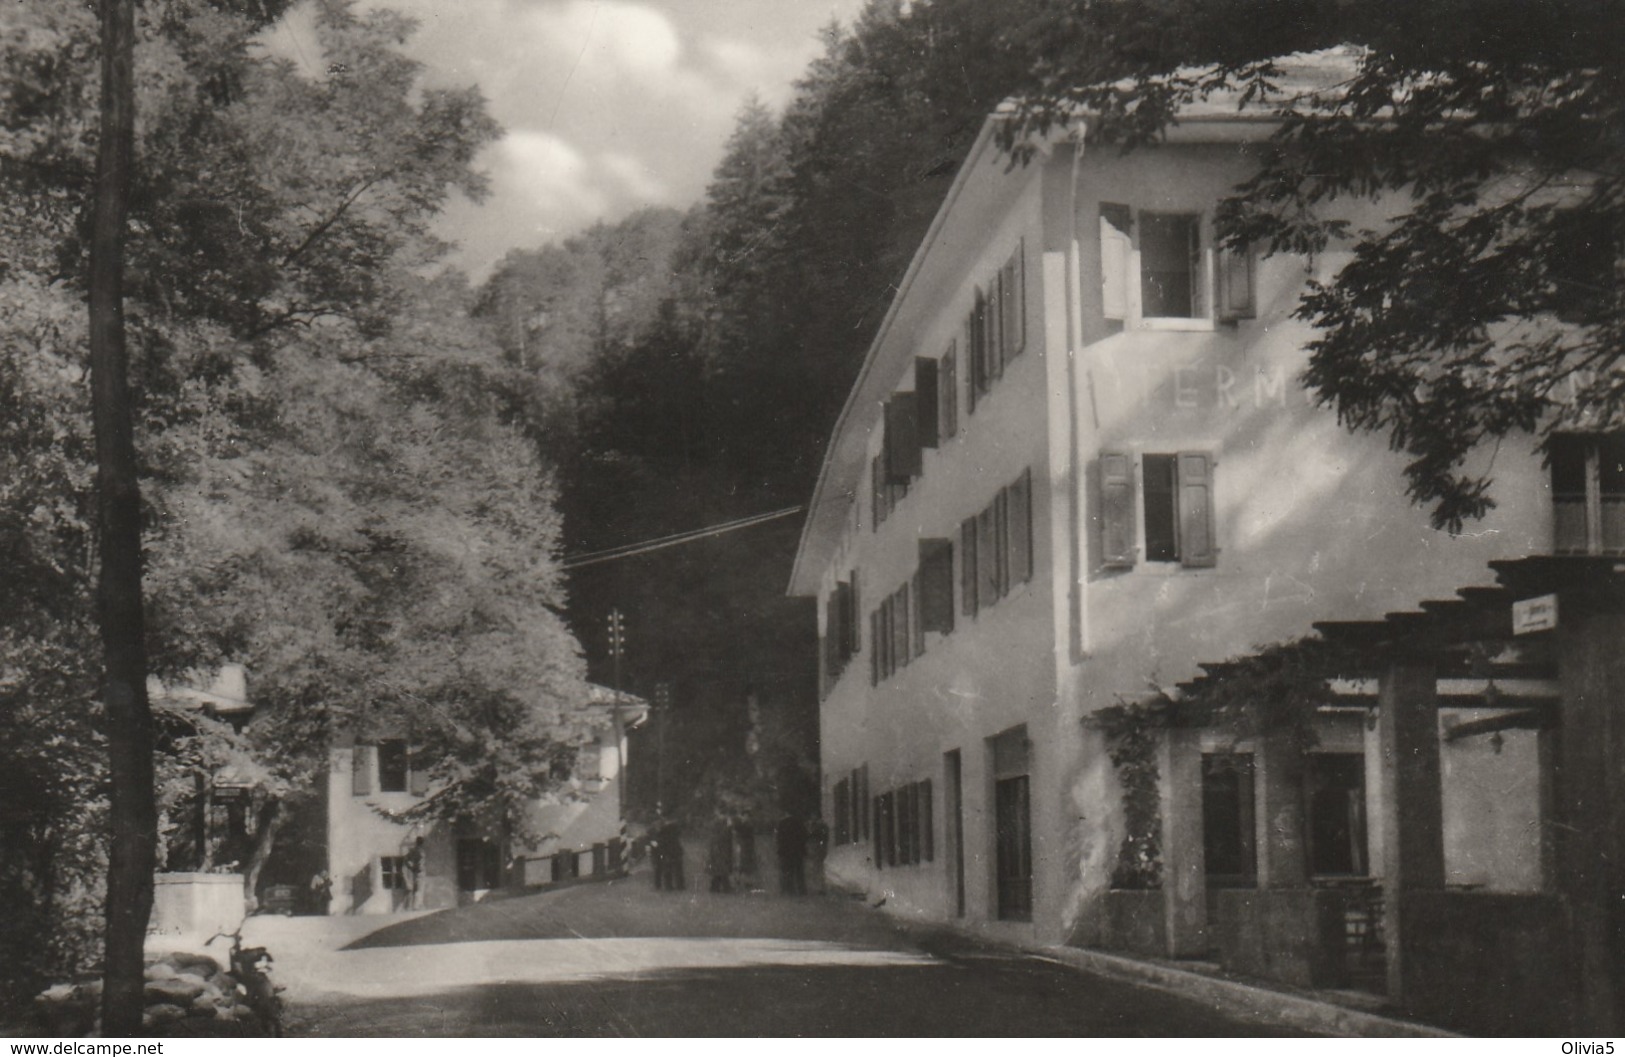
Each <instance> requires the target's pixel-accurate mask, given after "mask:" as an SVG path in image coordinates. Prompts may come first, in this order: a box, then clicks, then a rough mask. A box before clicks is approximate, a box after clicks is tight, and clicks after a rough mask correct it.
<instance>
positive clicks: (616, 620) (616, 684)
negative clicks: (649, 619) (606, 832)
mask: <svg viewBox="0 0 1625 1057" xmlns="http://www.w3.org/2000/svg"><path fill="white" fill-rule="evenodd" d="M625 654H626V621H625V619H624V618H623V617H622V616H621V611H620V610H619V609H611V610H610V611H609V658H610V661H611V663H612V665H613V674H612V675H611V676H610V687H609V689H610V723H611V725H612V726H613V728H614V731H613V734H612V736H613V737H614V739H615V780H616V781H617V782H619V783H620V792H621V795H618V796H617V797H616V801H617V802H618V803H619V804H620V810H621V814H623V815H624V814H625V813H626V796H625V793H626V759H625V755H624V754H623V753H622V752H621V660H622V658H623V657H624V656H625Z"/></svg>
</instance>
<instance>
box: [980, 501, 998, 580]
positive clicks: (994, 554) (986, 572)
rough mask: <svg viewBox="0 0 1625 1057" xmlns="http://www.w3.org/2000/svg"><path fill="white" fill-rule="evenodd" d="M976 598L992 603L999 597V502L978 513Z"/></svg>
mask: <svg viewBox="0 0 1625 1057" xmlns="http://www.w3.org/2000/svg"><path fill="white" fill-rule="evenodd" d="M976 556H977V565H978V566H979V567H980V568H978V570H977V576H976V600H977V602H978V603H980V604H984V605H990V604H992V603H993V602H994V601H995V600H997V599H998V597H999V594H1000V591H999V510H998V504H997V503H993V504H991V505H989V506H988V507H987V508H986V509H985V510H983V511H982V512H981V513H980V514H977V515H976Z"/></svg>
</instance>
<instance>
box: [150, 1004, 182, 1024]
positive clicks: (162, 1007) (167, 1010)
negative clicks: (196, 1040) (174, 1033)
mask: <svg viewBox="0 0 1625 1057" xmlns="http://www.w3.org/2000/svg"><path fill="white" fill-rule="evenodd" d="M185 1019H186V1010H185V1009H184V1008H182V1007H181V1006H177V1005H174V1004H173V1003H170V1002H158V1003H156V1004H154V1005H150V1006H148V1007H147V1011H146V1013H145V1014H143V1015H142V1017H141V1023H142V1024H143V1025H145V1026H146V1027H149V1028H156V1027H161V1026H163V1025H165V1024H173V1023H175V1022H176V1021H177V1020H185Z"/></svg>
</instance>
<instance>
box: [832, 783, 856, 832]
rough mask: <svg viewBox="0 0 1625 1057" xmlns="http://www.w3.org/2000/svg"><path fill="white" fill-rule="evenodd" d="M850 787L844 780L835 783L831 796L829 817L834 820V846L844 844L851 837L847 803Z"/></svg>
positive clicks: (850, 813) (850, 815) (849, 807)
mask: <svg viewBox="0 0 1625 1057" xmlns="http://www.w3.org/2000/svg"><path fill="white" fill-rule="evenodd" d="M851 789H852V787H851V786H850V785H848V784H847V781H846V779H845V778H842V779H841V780H840V781H839V782H836V783H835V790H834V793H833V794H832V795H831V797H830V799H831V804H830V809H829V815H830V817H831V818H833V819H834V820H835V833H834V834H833V837H834V839H835V843H836V844H846V843H848V842H849V841H850V840H851V835H852V808H851V806H850V805H849V804H848V803H847V801H848V800H849V799H850V798H851V795H852V794H851Z"/></svg>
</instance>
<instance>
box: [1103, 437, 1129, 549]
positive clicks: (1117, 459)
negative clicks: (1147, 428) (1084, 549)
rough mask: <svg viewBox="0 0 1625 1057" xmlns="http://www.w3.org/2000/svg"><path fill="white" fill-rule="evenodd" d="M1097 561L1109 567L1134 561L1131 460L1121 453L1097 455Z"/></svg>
mask: <svg viewBox="0 0 1625 1057" xmlns="http://www.w3.org/2000/svg"><path fill="white" fill-rule="evenodd" d="M1100 524H1101V534H1100V535H1101V553H1100V563H1101V565H1103V566H1104V567H1106V568H1108V569H1127V568H1129V567H1131V566H1133V564H1134V459H1133V457H1132V456H1129V455H1127V454H1124V453H1122V452H1102V453H1101V455H1100Z"/></svg>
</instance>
